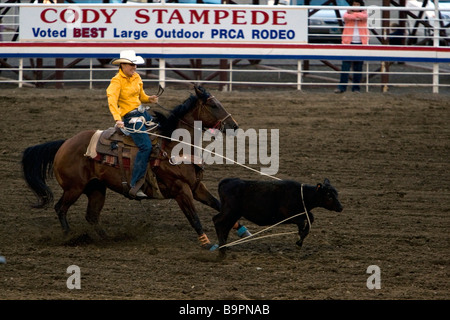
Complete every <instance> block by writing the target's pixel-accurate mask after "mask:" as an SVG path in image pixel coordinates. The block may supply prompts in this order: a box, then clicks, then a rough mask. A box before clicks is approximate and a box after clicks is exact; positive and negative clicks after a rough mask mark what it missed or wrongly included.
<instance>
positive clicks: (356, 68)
mask: <svg viewBox="0 0 450 320" xmlns="http://www.w3.org/2000/svg"><path fill="white" fill-rule="evenodd" d="M363 64H364V61H342V73H341V81H340V84H339V85H338V89H339V90H341V91H345V90H347V83H348V78H349V73H348V72H349V71H350V68H351V67H352V65H353V72H354V73H353V86H352V91H359V90H360V88H359V83H360V82H361V78H362V73H361V71H362V69H363Z"/></svg>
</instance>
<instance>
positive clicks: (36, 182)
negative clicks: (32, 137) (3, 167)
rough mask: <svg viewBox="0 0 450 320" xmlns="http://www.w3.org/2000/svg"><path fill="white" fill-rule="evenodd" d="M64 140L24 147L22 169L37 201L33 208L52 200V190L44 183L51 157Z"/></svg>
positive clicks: (52, 157)
mask: <svg viewBox="0 0 450 320" xmlns="http://www.w3.org/2000/svg"><path fill="white" fill-rule="evenodd" d="M64 141H65V140H57V141H52V142H46V143H43V144H38V145H35V146H32V147H28V148H26V149H25V151H24V152H23V155H22V170H23V174H24V178H25V181H26V182H27V184H28V186H29V187H30V189H31V190H33V192H34V193H35V194H36V196H37V198H38V203H37V204H35V205H33V207H34V208H45V207H47V206H48V205H49V204H50V203H51V202H52V201H53V192H52V190H51V189H50V187H49V186H48V185H47V184H46V181H45V180H46V179H47V177H48V176H49V175H51V174H52V169H53V159H54V158H55V155H56V152H57V151H58V150H59V148H60V147H61V146H62V144H63V143H64Z"/></svg>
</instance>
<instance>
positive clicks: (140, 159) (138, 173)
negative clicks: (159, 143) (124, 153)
mask: <svg viewBox="0 0 450 320" xmlns="http://www.w3.org/2000/svg"><path fill="white" fill-rule="evenodd" d="M141 116H143V117H144V118H145V121H151V120H152V116H151V115H150V114H148V113H147V111H145V112H144V113H140V112H139V111H137V110H136V111H131V112H129V113H127V114H126V115H125V117H124V118H123V122H124V124H125V127H127V128H129V129H139V128H141V126H142V125H143V123H142V121H137V122H136V123H130V120H131V119H133V118H135V117H141ZM147 129H148V127H147V126H145V125H144V126H143V127H142V128H141V130H140V131H144V130H147ZM130 136H131V138H132V139H133V141H134V143H135V144H136V146H137V147H138V148H139V150H138V152H137V155H136V160H135V161H134V166H133V172H132V174H131V182H130V186H131V188H133V187H134V186H135V185H136V183H137V182H138V181H139V180H140V179H142V178H143V177H144V176H145V172H146V171H147V164H148V160H149V158H150V154H151V153H152V141H151V140H150V137H149V136H148V134H147V133H130Z"/></svg>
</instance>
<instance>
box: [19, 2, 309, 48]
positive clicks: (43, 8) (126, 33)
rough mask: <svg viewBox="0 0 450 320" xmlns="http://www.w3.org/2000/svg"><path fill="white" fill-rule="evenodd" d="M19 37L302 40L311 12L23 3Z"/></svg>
mask: <svg viewBox="0 0 450 320" xmlns="http://www.w3.org/2000/svg"><path fill="white" fill-rule="evenodd" d="M19 39H20V41H39V42H42V41H50V42H60V41H61V42H67V41H76V42H85V41H91V42H103V41H105V42H130V41H131V42H151V43H166V42H172V43H177V42H189V43H205V42H206V43H211V42H214V43H220V42H226V43H265V44H267V43H279V44H292V43H295V44H300V43H307V42H308V11H307V9H305V8H303V7H297V6H279V7H278V6H276V7H274V6H241V5H200V4H192V5H190V4H189V5H186V4H164V5H163V4H140V5H136V4H123V5H111V4H106V5H42V4H39V5H24V6H22V7H21V8H20V35H19Z"/></svg>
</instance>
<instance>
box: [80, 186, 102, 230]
mask: <svg viewBox="0 0 450 320" xmlns="http://www.w3.org/2000/svg"><path fill="white" fill-rule="evenodd" d="M84 193H85V194H86V195H87V197H88V205H87V210H86V220H87V222H89V223H90V224H91V225H92V226H93V227H94V230H95V231H96V232H97V234H98V235H99V236H100V237H102V238H103V239H105V238H107V235H106V232H105V231H104V230H103V228H102V227H101V226H100V224H99V222H100V212H101V211H102V209H103V206H104V204H105V197H106V187H105V185H104V184H102V183H101V182H99V181H98V180H93V181H91V182H90V183H89V184H88V186H87V187H86V188H85V190H84Z"/></svg>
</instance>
